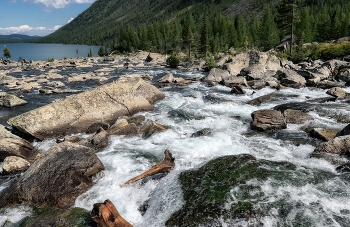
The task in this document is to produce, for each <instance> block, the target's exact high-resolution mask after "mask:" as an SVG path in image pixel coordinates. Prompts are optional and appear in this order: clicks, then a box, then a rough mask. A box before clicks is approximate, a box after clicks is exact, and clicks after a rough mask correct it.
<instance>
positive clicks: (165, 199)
mask: <svg viewBox="0 0 350 227" xmlns="http://www.w3.org/2000/svg"><path fill="white" fill-rule="evenodd" d="M131 73H139V74H149V75H151V76H154V77H156V78H158V77H160V76H162V75H164V74H165V73H167V72H166V71H164V70H161V69H153V70H149V69H141V70H137V69H131V70H130V74H131ZM172 73H173V74H174V75H175V76H182V77H184V78H196V77H201V76H203V75H202V74H201V73H197V72H195V73H189V72H182V71H172ZM161 90H162V91H163V93H164V94H165V97H166V98H165V99H164V100H161V101H159V102H157V103H156V104H155V110H154V111H153V112H143V113H140V114H142V115H144V116H145V117H146V118H147V119H151V120H154V121H157V122H159V123H160V124H162V125H165V126H167V127H168V128H169V129H168V130H167V131H165V132H162V133H158V134H154V135H153V136H151V137H150V138H148V139H141V138H140V137H131V138H127V137H123V136H111V137H110V141H109V145H108V147H107V148H105V149H104V150H103V151H101V152H99V153H97V155H98V157H99V158H100V159H101V161H102V162H103V164H104V166H105V171H103V173H101V174H99V175H98V176H96V177H95V178H94V181H95V183H96V184H95V185H94V186H93V187H92V188H91V189H90V190H89V191H87V192H86V193H84V194H82V195H81V196H79V197H78V198H77V200H76V202H75V206H76V207H82V208H85V209H87V210H91V209H92V206H93V204H94V203H99V202H103V201H104V200H106V199H110V200H111V201H112V202H113V203H114V204H115V206H116V208H117V209H118V211H119V212H120V214H121V215H122V216H123V218H125V219H126V220H128V221H129V222H130V223H132V224H133V225H134V226H140V227H141V226H165V221H166V220H167V219H168V218H169V217H170V215H171V214H172V213H174V212H175V211H176V210H177V209H179V208H180V207H181V205H182V204H183V200H182V195H181V187H180V185H179V183H178V179H177V177H178V175H179V174H180V173H181V172H182V171H184V170H188V169H193V168H198V167H199V166H202V165H204V164H205V163H207V162H208V161H209V160H212V159H214V158H216V157H220V156H225V155H237V154H252V155H253V156H255V157H257V158H258V159H267V160H271V161H288V162H291V163H293V164H294V165H296V166H297V167H298V168H302V169H304V168H310V169H313V170H315V171H316V170H317V171H327V172H329V173H332V174H334V173H335V167H336V166H335V165H334V164H331V163H330V162H328V161H326V160H323V159H316V158H310V154H311V153H312V151H313V150H314V146H313V145H312V144H309V143H307V142H305V143H299V142H298V143H297V144H296V143H295V141H293V140H291V139H288V138H287V139H286V140H283V139H279V137H276V138H273V136H268V135H267V134H262V133H256V134H255V133H253V134H249V133H252V131H251V130H250V127H249V123H250V122H251V113H252V112H253V111H255V110H258V109H271V108H273V107H274V106H276V105H280V104H285V103H290V102H308V101H310V100H312V99H318V98H320V97H327V95H326V94H325V91H324V90H322V89H309V88H301V89H289V88H288V89H284V90H280V91H275V90H273V89H271V88H264V89H261V90H257V91H254V92H255V93H253V90H251V89H246V91H247V93H246V94H245V95H232V94H230V88H227V87H223V86H215V87H208V86H206V85H205V84H203V83H201V82H196V83H194V84H192V85H190V86H187V87H167V88H162V89H161ZM272 92H276V93H279V94H282V95H284V96H283V97H285V98H281V99H277V100H273V101H271V102H267V103H263V104H262V105H261V106H252V105H249V104H246V102H247V101H249V100H251V99H253V98H257V97H259V96H262V95H266V94H269V93H272ZM317 105H318V104H317ZM348 105H349V104H344V103H342V102H341V101H336V102H329V103H328V102H327V103H324V104H322V111H323V112H322V111H321V112H320V111H319V109H313V110H311V112H309V113H310V114H311V115H312V116H313V117H314V118H315V120H313V121H310V122H306V123H305V124H303V125H293V124H290V125H288V128H287V129H285V130H282V131H283V132H284V133H286V134H287V135H291V134H293V133H294V134H297V135H298V136H299V137H300V138H301V139H305V141H308V140H307V138H304V137H307V135H304V134H302V133H300V132H301V130H300V127H302V126H307V125H310V126H312V125H321V126H325V127H331V128H337V129H341V128H343V127H345V126H346V124H345V123H341V122H337V121H336V120H335V119H333V118H332V117H331V114H328V113H329V112H332V111H338V112H342V113H343V114H348V116H350V111H349V108H348ZM321 113H324V114H321ZM205 128H207V129H209V130H210V134H209V135H206V136H201V137H192V134H193V133H195V132H197V131H199V130H202V129H205ZM297 139H298V137H296V140H297ZM294 140H295V139H294ZM54 144H55V141H53V140H50V141H45V142H41V143H36V144H35V146H36V147H38V148H39V149H40V150H48V149H49V148H50V147H51V146H52V145H54ZM165 149H169V150H170V151H171V152H172V154H173V156H174V157H175V163H176V166H175V169H174V170H173V172H171V173H170V174H169V175H167V176H166V177H165V178H162V179H161V180H159V181H153V180H150V181H148V182H146V183H142V182H137V183H134V184H131V185H127V186H124V187H122V186H121V185H122V184H123V183H124V182H126V181H127V180H129V179H131V178H133V177H135V176H137V175H139V174H140V173H142V172H144V171H146V170H147V169H149V168H151V167H152V166H153V165H154V164H155V163H157V162H159V161H161V160H162V159H163V158H164V150H165ZM253 183H254V182H253ZM255 183H256V184H259V185H260V187H261V188H262V191H263V193H264V195H265V198H266V200H268V201H272V202H273V201H279V200H290V201H291V202H292V203H294V202H295V204H298V202H299V201H302V202H303V203H302V207H303V211H304V212H305V213H306V216H308V217H310V223H313V225H315V223H318V225H317V226H340V225H339V224H337V223H338V222H337V220H335V219H334V218H333V216H332V215H328V214H329V213H332V214H336V215H338V216H340V217H341V218H343V219H344V218H345V219H347V220H350V217H349V215H348V214H346V211H345V210H347V209H348V207H350V206H349V205H350V204H349V203H348V202H347V201H346V200H347V196H345V195H346V194H347V193H350V189H348V187H346V183H344V182H343V181H342V180H340V179H338V178H337V179H334V180H330V181H327V183H324V184H322V185H313V184H310V185H309V184H307V185H305V186H303V187H296V186H293V185H288V184H280V183H278V184H277V183H276V182H273V181H266V182H255ZM276 185H277V187H276ZM332 187H333V188H334V190H336V191H337V190H338V191H343V193H338V194H334V191H332V190H331V188H332ZM252 193H253V192H252ZM147 201H148V202H147ZM145 202H146V204H147V207H148V209H147V212H146V213H145V214H144V215H141V212H140V211H139V208H140V207H142V206H144V205H145ZM231 202H232V201H231ZM297 207H298V206H297V205H296V208H293V209H290V210H289V211H288V212H289V213H288V214H287V217H285V218H286V220H287V223H288V224H290V225H292V224H291V223H293V220H295V219H297V217H298V215H299V214H298V212H299V211H298V210H297ZM318 209H322V211H323V212H322V213H320V215H318V214H317V210H318ZM278 212H279V208H278V207H275V208H273V209H269V210H268V212H267V214H266V216H264V217H263V219H262V220H260V223H263V225H264V226H278V223H280V221H279V215H278V214H279V213H278ZM322 215H323V217H322ZM332 218H333V219H334V220H333V219H332ZM329 219H332V221H330V220H329ZM288 220H290V221H289V222H288ZM0 221H1V219H0ZM317 221H319V222H317ZM252 222H254V220H252ZM221 223H222V226H232V225H231V224H232V222H230V220H221ZM235 223H236V222H235ZM329 223H330V224H329ZM240 224H241V225H242V226H247V225H249V224H252V223H243V222H242V223H240ZM0 226H1V225H0Z"/></svg>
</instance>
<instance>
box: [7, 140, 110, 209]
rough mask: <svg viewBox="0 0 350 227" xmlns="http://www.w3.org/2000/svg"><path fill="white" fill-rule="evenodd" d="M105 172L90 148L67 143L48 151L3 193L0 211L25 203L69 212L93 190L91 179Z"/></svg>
mask: <svg viewBox="0 0 350 227" xmlns="http://www.w3.org/2000/svg"><path fill="white" fill-rule="evenodd" d="M103 169H104V166H103V164H102V162H101V161H100V160H99V159H98V158H97V156H96V154H95V151H94V150H93V149H91V148H88V147H85V146H81V145H78V144H74V143H69V142H64V143H60V144H57V145H56V146H54V147H52V148H51V149H49V150H48V151H47V152H46V153H45V155H44V156H43V157H41V158H40V159H38V160H37V161H35V162H34V163H33V164H32V165H31V166H30V167H29V169H28V170H27V171H26V172H25V173H24V174H23V175H22V176H20V178H19V179H18V180H17V181H16V182H15V183H14V184H13V185H11V186H10V187H8V188H7V189H5V190H3V191H2V193H1V198H2V199H1V200H0V207H1V208H2V207H5V206H8V205H11V204H16V203H22V202H24V201H26V202H28V203H29V204H31V205H34V206H36V207H42V208H49V207H55V208H67V207H70V206H72V205H74V202H75V200H76V198H77V197H78V196H79V195H80V194H82V193H84V192H86V191H87V190H88V189H89V188H91V187H92V186H93V184H94V183H93V181H92V176H93V175H95V174H96V173H98V172H100V171H101V170H103Z"/></svg>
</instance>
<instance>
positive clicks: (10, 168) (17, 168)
mask: <svg viewBox="0 0 350 227" xmlns="http://www.w3.org/2000/svg"><path fill="white" fill-rule="evenodd" d="M29 166H30V163H29V162H28V161H27V160H25V159H23V158H20V157H17V156H9V157H6V158H5V159H4V163H3V164H2V169H3V171H4V172H5V173H6V174H15V173H19V172H24V171H26V170H27V169H28V168H29Z"/></svg>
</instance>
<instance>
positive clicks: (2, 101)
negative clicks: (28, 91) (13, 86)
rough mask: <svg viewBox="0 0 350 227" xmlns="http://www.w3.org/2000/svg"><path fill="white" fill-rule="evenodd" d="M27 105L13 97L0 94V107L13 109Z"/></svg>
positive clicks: (4, 93)
mask: <svg viewBox="0 0 350 227" xmlns="http://www.w3.org/2000/svg"><path fill="white" fill-rule="evenodd" d="M24 104H27V101H26V100H23V99H20V98H18V97H17V96H15V95H11V94H7V93H6V92H0V107H1V106H3V107H15V106H21V105H24Z"/></svg>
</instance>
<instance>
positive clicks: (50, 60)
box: [47, 58, 55, 62]
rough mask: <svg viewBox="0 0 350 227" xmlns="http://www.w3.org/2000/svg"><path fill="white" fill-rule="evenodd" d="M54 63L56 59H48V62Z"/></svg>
mask: <svg viewBox="0 0 350 227" xmlns="http://www.w3.org/2000/svg"><path fill="white" fill-rule="evenodd" d="M53 61H55V59H54V58H48V59H47V62H53Z"/></svg>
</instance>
